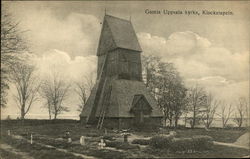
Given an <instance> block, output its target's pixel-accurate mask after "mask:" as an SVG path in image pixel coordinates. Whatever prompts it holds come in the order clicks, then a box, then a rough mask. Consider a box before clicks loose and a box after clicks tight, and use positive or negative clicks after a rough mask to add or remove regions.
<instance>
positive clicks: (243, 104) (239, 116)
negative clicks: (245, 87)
mask: <svg viewBox="0 0 250 159" xmlns="http://www.w3.org/2000/svg"><path fill="white" fill-rule="evenodd" d="M247 105H248V104H247V100H246V98H243V97H241V98H239V101H238V104H237V107H236V112H235V114H234V118H233V121H234V122H235V123H236V124H237V125H238V127H239V128H240V127H241V126H242V124H243V120H244V118H245V115H246V113H247Z"/></svg>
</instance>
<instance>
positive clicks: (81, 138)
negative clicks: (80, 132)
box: [80, 136, 85, 145]
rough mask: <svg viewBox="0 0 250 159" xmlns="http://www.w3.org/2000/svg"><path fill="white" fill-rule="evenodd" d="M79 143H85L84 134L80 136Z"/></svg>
mask: <svg viewBox="0 0 250 159" xmlns="http://www.w3.org/2000/svg"><path fill="white" fill-rule="evenodd" d="M80 144H81V145H85V138H84V136H81V137H80Z"/></svg>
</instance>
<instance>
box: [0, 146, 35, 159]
mask: <svg viewBox="0 0 250 159" xmlns="http://www.w3.org/2000/svg"><path fill="white" fill-rule="evenodd" d="M0 149H2V150H4V151H7V152H10V153H13V154H15V155H18V156H20V157H21V158H22V159H34V158H33V157H31V156H29V154H28V153H26V152H21V151H19V150H18V149H15V148H14V147H12V146H10V145H8V144H4V143H1V146H0Z"/></svg>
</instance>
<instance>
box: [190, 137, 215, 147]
mask: <svg viewBox="0 0 250 159" xmlns="http://www.w3.org/2000/svg"><path fill="white" fill-rule="evenodd" d="M192 139H193V147H194V149H195V150H207V149H209V148H210V147H211V146H212V145H213V138H212V137H210V136H206V135H196V136H193V137H192Z"/></svg>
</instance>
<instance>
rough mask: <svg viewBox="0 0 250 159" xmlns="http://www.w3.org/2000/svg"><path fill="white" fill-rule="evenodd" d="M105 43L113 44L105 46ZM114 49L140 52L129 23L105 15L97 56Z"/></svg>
mask: <svg viewBox="0 0 250 159" xmlns="http://www.w3.org/2000/svg"><path fill="white" fill-rule="evenodd" d="M105 41H109V43H113V44H109V45H106V43H107V42H105ZM107 47H108V48H107ZM116 48H123V49H129V50H134V51H138V52H141V51H142V49H141V47H140V44H139V42H138V39H137V36H136V33H135V31H134V28H133V26H132V23H131V21H128V20H125V19H120V18H117V17H114V16H110V15H105V17H104V22H103V27H102V32H101V36H100V41H99V46H98V51H97V56H99V55H102V54H104V53H105V52H106V51H110V50H113V49H116Z"/></svg>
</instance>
